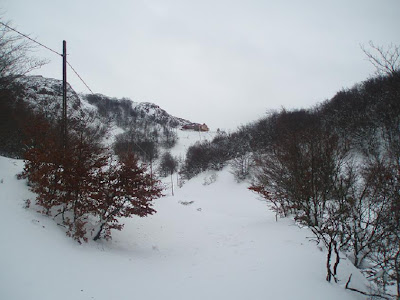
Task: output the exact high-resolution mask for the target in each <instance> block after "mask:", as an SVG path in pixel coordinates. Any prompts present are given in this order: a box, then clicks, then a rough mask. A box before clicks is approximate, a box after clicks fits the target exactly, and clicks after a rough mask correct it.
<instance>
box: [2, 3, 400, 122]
mask: <svg viewBox="0 0 400 300" xmlns="http://www.w3.org/2000/svg"><path fill="white" fill-rule="evenodd" d="M0 9H1V10H2V11H3V12H4V13H3V20H11V21H12V23H13V25H14V26H15V27H16V28H17V29H18V30H20V31H22V32H24V33H28V34H31V35H32V37H35V38H37V40H39V41H40V42H41V43H43V44H45V45H47V46H49V47H51V48H53V49H55V50H57V51H59V52H62V40H66V41H67V52H68V60H69V62H70V63H71V64H72V65H73V67H74V68H75V69H76V70H77V71H78V73H79V74H80V75H81V76H82V77H83V79H84V80H85V81H86V82H87V84H88V85H89V86H90V88H91V89H92V90H93V92H95V93H102V94H105V95H108V96H112V97H118V98H121V97H129V98H131V99H133V100H134V101H149V102H154V103H156V104H157V105H159V106H161V107H162V108H164V109H165V110H167V112H169V113H171V114H173V115H176V116H179V117H182V118H186V119H189V120H191V121H194V122H205V123H207V124H208V125H209V126H210V127H211V128H212V129H216V128H225V129H234V128H236V127H237V126H239V125H241V124H245V123H247V122H249V121H253V120H256V119H257V118H259V117H261V116H262V115H263V114H265V113H266V112H267V111H268V110H271V109H280V108H281V107H285V108H308V107H311V106H313V105H315V104H316V103H318V102H321V101H323V100H325V99H328V98H331V97H332V96H333V95H334V94H335V93H336V92H337V91H339V90H340V89H342V88H348V87H351V86H352V85H353V84H355V83H357V82H360V81H362V80H365V79H367V78H368V77H370V76H371V75H372V74H373V73H374V68H373V66H372V65H370V63H369V62H368V61H366V58H365V55H364V54H363V52H362V50H361V49H360V45H368V42H369V41H373V42H374V43H375V44H377V45H388V44H390V43H394V44H400V31H399V28H400V0H373V1H372V0H332V1H331V0H328V1H325V0H315V1H314V0H312V1H311V0H302V1H298V0H296V1H295V0H290V1H282V0H281V1H279V0H274V1H268V0H264V1H261V0H259V1H257V0H242V1H235V0H230V1H228V0H226V1H225V0H201V1H194V0H186V1H184V0H119V1H117V0H116V1H111V0H108V1H102V0H97V1H93V0H68V1H58V0H35V1H31V0H0ZM36 55H37V56H40V57H44V58H48V59H50V60H51V62H50V63H49V64H48V65H47V66H45V67H43V68H42V69H40V70H39V71H37V72H36V73H37V74H41V75H43V76H46V77H53V78H58V79H61V78H62V70H61V66H62V63H61V58H60V57H58V56H57V55H55V54H53V53H52V52H50V51H48V50H45V49H43V50H38V51H37V53H36ZM68 81H69V82H70V84H71V85H72V86H73V88H74V89H75V90H76V91H78V92H85V93H87V92H89V91H88V90H87V89H86V88H85V86H84V85H83V84H81V83H80V81H79V79H78V78H77V77H76V76H75V75H74V74H73V73H72V71H69V73H68Z"/></svg>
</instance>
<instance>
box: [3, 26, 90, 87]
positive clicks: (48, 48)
mask: <svg viewBox="0 0 400 300" xmlns="http://www.w3.org/2000/svg"><path fill="white" fill-rule="evenodd" d="M0 24H1V25H3V26H4V27H6V28H8V29H10V30H12V31H14V32H16V33H18V34H19V35H21V36H23V37H25V38H27V39H29V40H30V41H32V42H34V43H36V44H38V45H39V46H41V47H43V48H46V49H47V50H49V51H51V52H53V53H55V54H57V55H60V56H61V57H62V56H63V55H62V54H61V53H58V52H57V51H55V50H53V49H51V48H50V47H47V46H46V45H43V44H42V43H40V42H38V41H36V40H34V39H32V38H31V37H30V36H28V35H26V34H24V33H22V32H20V31H18V30H16V29H14V28H12V27H10V26H8V25H7V24H4V23H3V22H1V21H0ZM67 64H68V66H70V68H71V69H72V71H74V73H75V74H76V76H78V78H79V79H80V81H82V83H83V84H84V85H85V86H86V88H87V89H88V90H89V91H90V92H91V93H92V94H94V93H93V91H92V90H91V89H90V87H89V86H88V85H87V84H86V82H85V81H84V80H83V78H82V77H81V76H80V75H79V74H78V72H77V71H76V70H75V69H74V67H72V65H71V64H70V63H69V62H68V61H67Z"/></svg>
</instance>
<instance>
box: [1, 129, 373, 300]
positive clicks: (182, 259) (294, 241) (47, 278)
mask: <svg viewBox="0 0 400 300" xmlns="http://www.w3.org/2000/svg"><path fill="white" fill-rule="evenodd" d="M185 134H187V136H188V142H187V143H186V144H185V142H184V141H185V140H183V139H182V138H181V143H180V145H178V148H179V147H181V149H180V150H179V149H175V150H174V151H175V152H174V151H173V154H174V155H178V153H182V152H181V151H182V150H183V149H184V148H185V147H188V145H189V144H188V143H189V141H190V140H192V141H193V139H194V138H193V137H194V134H197V135H198V134H199V133H193V132H188V133H185ZM190 136H192V138H191V137H190ZM22 168H23V162H22V161H18V160H12V159H8V158H4V157H0V228H1V230H0V299H4V300H14V299H18V300H20V299H23V300H64V299H65V300H72V299H74V300H78V299H97V300H100V299H104V300H106V299H107V300H109V299H121V300H124V299H154V300H155V299H157V300H158V299H174V300H179V299H185V300H187V299H190V300H196V299H199V300H200V299H201V300H206V299H218V300H222V299H227V300H235V299H238V300H239V299H246V300H253V299H254V300H256V299H307V300H310V299H365V297H362V295H360V294H357V293H354V292H350V291H348V290H345V289H344V287H343V286H344V285H345V283H346V280H347V278H348V276H349V274H350V273H353V277H352V286H353V287H356V288H359V289H362V288H363V285H364V284H365V280H364V279H363V278H362V277H361V275H360V273H359V272H358V271H357V270H356V269H355V268H354V267H353V266H352V265H351V264H350V263H349V262H348V261H347V260H346V259H343V260H342V262H341V263H340V265H339V272H340V279H341V281H340V283H339V284H334V283H327V282H326V281H325V250H322V249H321V248H320V247H318V246H317V245H316V244H315V242H312V241H310V239H309V238H308V237H311V236H312V235H311V233H310V231H309V230H307V229H305V228H299V227H298V226H297V225H296V224H294V222H293V221H292V220H290V219H279V220H278V222H276V221H275V215H274V214H273V213H272V212H270V211H269V210H268V208H267V206H266V204H265V203H264V202H261V201H259V200H258V199H257V196H256V195H255V194H253V193H252V192H250V191H249V190H248V189H247V185H246V184H244V183H243V184H238V183H236V182H235V180H234V178H233V175H231V173H230V172H229V169H228V168H226V169H224V170H223V171H221V172H218V173H216V175H217V178H216V181H215V182H214V183H212V184H209V185H204V182H205V181H208V182H210V181H211V180H209V179H210V178H211V177H212V173H203V174H200V175H199V176H197V177H195V178H194V179H192V180H190V181H189V182H187V183H186V184H185V185H184V186H183V187H182V188H178V189H176V190H175V196H171V195H170V194H171V193H170V191H168V190H167V191H166V192H165V194H167V196H166V197H164V198H161V199H159V200H157V201H156V203H155V208H156V210H157V211H158V212H157V213H156V214H155V215H153V216H150V217H146V218H138V217H136V218H132V219H126V220H124V223H125V228H124V229H123V230H122V231H121V232H115V231H114V232H113V239H112V241H110V242H105V241H102V242H93V241H91V242H89V243H88V244H83V245H79V244H77V243H76V242H74V241H73V240H72V239H71V238H68V237H66V236H65V234H64V231H63V229H62V228H61V227H59V226H57V225H56V224H55V223H54V222H53V221H52V219H49V218H47V217H45V216H42V215H40V214H38V213H36V212H35V211H33V210H32V209H25V208H24V200H25V199H32V200H33V199H34V195H33V194H32V193H31V192H29V190H28V187H27V186H26V182H25V181H23V180H17V179H16V177H15V174H17V173H19V172H20V171H21V170H22ZM167 181H168V180H167Z"/></svg>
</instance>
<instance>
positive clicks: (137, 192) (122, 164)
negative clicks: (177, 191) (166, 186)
mask: <svg viewBox="0 0 400 300" xmlns="http://www.w3.org/2000/svg"><path fill="white" fill-rule="evenodd" d="M102 177H103V178H102V179H101V183H100V189H99V193H98V194H97V196H96V197H95V198H96V200H97V203H98V206H97V214H98V216H99V223H98V226H97V227H98V228H97V230H96V231H97V232H96V233H95V236H94V238H93V239H94V240H98V239H99V238H100V237H102V236H103V237H104V238H106V239H109V238H110V237H111V232H110V231H111V229H117V230H121V229H122V228H123V225H121V224H119V221H118V218H121V217H125V218H128V217H132V216H133V215H137V216H139V217H145V216H147V215H151V214H153V213H155V212H156V211H155V210H154V209H153V208H152V206H153V204H152V201H153V200H154V199H157V198H160V197H161V196H162V193H161V192H162V187H161V185H160V182H159V181H157V180H154V179H152V177H151V176H150V175H149V174H147V173H146V170H145V168H143V167H140V166H139V164H138V160H137V159H136V157H135V156H134V154H133V153H127V154H126V155H124V156H122V157H121V158H120V160H119V161H118V162H117V164H116V165H111V166H110V167H109V169H108V170H107V171H105V172H104V173H103V175H102Z"/></svg>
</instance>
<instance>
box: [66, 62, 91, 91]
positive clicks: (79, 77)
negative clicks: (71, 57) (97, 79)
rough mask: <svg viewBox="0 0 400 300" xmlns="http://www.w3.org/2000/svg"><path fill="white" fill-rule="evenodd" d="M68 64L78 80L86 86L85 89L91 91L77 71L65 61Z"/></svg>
mask: <svg viewBox="0 0 400 300" xmlns="http://www.w3.org/2000/svg"><path fill="white" fill-rule="evenodd" d="M67 64H68V66H70V68H71V69H72V71H74V73H75V74H76V76H78V78H79V79H80V81H82V83H83V84H84V85H85V86H86V87H87V89H88V90H89V91H90V92H91V93H92V94H94V93H93V91H92V90H91V89H90V87H89V86H88V85H87V84H86V82H85V81H84V80H83V79H82V77H81V76H80V75H79V74H78V72H77V71H75V69H74V68H73V67H72V65H71V64H70V63H69V62H68V61H67Z"/></svg>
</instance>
